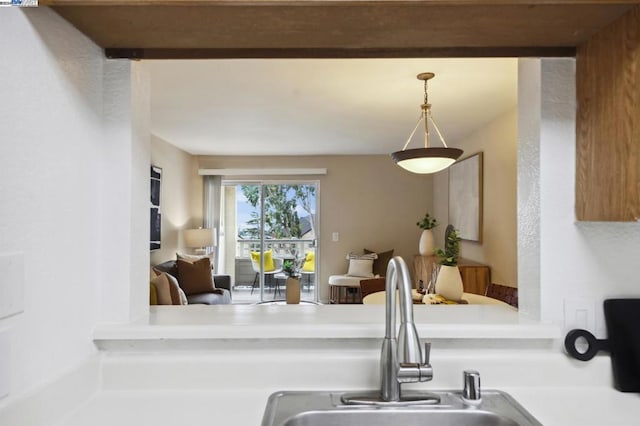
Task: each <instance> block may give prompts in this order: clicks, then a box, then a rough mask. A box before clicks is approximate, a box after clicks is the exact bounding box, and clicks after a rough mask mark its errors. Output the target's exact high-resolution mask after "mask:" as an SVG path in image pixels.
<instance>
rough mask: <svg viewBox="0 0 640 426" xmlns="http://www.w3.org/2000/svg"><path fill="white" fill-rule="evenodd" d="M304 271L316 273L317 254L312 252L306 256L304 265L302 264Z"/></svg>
mask: <svg viewBox="0 0 640 426" xmlns="http://www.w3.org/2000/svg"><path fill="white" fill-rule="evenodd" d="M302 270H303V271H304V272H315V270H316V254H315V253H314V252H312V251H310V252H308V253H307V254H306V255H305V257H304V263H303V264H302Z"/></svg>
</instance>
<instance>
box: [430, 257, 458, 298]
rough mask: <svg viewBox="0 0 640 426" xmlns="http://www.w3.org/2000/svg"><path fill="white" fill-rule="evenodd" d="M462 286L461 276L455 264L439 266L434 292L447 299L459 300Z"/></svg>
mask: <svg viewBox="0 0 640 426" xmlns="http://www.w3.org/2000/svg"><path fill="white" fill-rule="evenodd" d="M463 290H464V287H463V286H462V277H461V276H460V270H459V269H458V267H457V266H447V265H442V266H440V270H439V271H438V278H437V279H436V293H437V294H439V295H440V296H442V297H444V298H445V299H447V300H455V301H459V300H461V299H462V293H463Z"/></svg>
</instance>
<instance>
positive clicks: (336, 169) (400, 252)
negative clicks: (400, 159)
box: [199, 155, 432, 301]
mask: <svg viewBox="0 0 640 426" xmlns="http://www.w3.org/2000/svg"><path fill="white" fill-rule="evenodd" d="M199 164H200V167H202V168H212V169H216V168H219V169H222V168H301V167H302V168H305V167H308V168H326V169H327V174H326V175H323V176H303V177H301V179H306V180H319V181H320V197H319V198H320V215H319V221H320V229H319V235H318V244H319V253H320V265H319V268H320V271H319V274H318V282H319V283H320V287H319V288H320V298H321V300H325V301H326V300H328V299H329V285H328V282H329V276H330V275H340V274H345V273H346V272H347V269H348V265H349V264H348V261H347V260H346V259H345V258H346V255H347V254H348V253H350V252H354V253H362V250H363V249H364V248H367V249H370V250H375V251H381V252H382V251H387V250H390V249H394V255H396V256H402V257H403V258H404V259H405V261H406V262H407V264H408V265H413V256H414V255H416V254H418V241H419V239H420V233H421V230H420V228H418V227H417V226H416V222H418V221H419V220H420V219H421V218H422V217H423V216H424V214H425V212H427V211H429V210H430V208H431V187H432V185H431V177H430V176H426V175H417V174H413V173H409V172H407V171H405V170H404V169H402V168H400V167H398V166H396V165H395V163H394V162H393V161H392V160H391V157H390V156H388V155H358V156H349V155H328V156H300V157H294V156H290V157H287V156H273V157H266V156H262V157H226V156H220V157H213V156H211V157H199ZM266 178H268V179H289V180H291V179H295V178H296V177H291V176H288V177H287V176H267V177H266ZM297 178H300V177H297ZM334 232H338V233H339V241H337V242H334V241H332V234H333V233H334Z"/></svg>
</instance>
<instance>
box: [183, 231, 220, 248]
mask: <svg viewBox="0 0 640 426" xmlns="http://www.w3.org/2000/svg"><path fill="white" fill-rule="evenodd" d="M215 240H216V239H215V230H214V229H203V228H199V229H185V231H184V243H185V245H186V246H187V247H195V248H202V247H212V246H214V245H215Z"/></svg>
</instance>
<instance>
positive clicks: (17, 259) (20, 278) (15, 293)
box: [0, 253, 24, 319]
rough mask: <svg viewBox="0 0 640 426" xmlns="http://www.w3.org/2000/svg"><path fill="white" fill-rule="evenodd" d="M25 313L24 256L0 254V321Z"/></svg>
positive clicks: (19, 254)
mask: <svg viewBox="0 0 640 426" xmlns="http://www.w3.org/2000/svg"><path fill="white" fill-rule="evenodd" d="M23 311H24V254H22V253H11V254H0V319H3V318H7V317H10V316H12V315H15V314H19V313H21V312H23Z"/></svg>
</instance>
